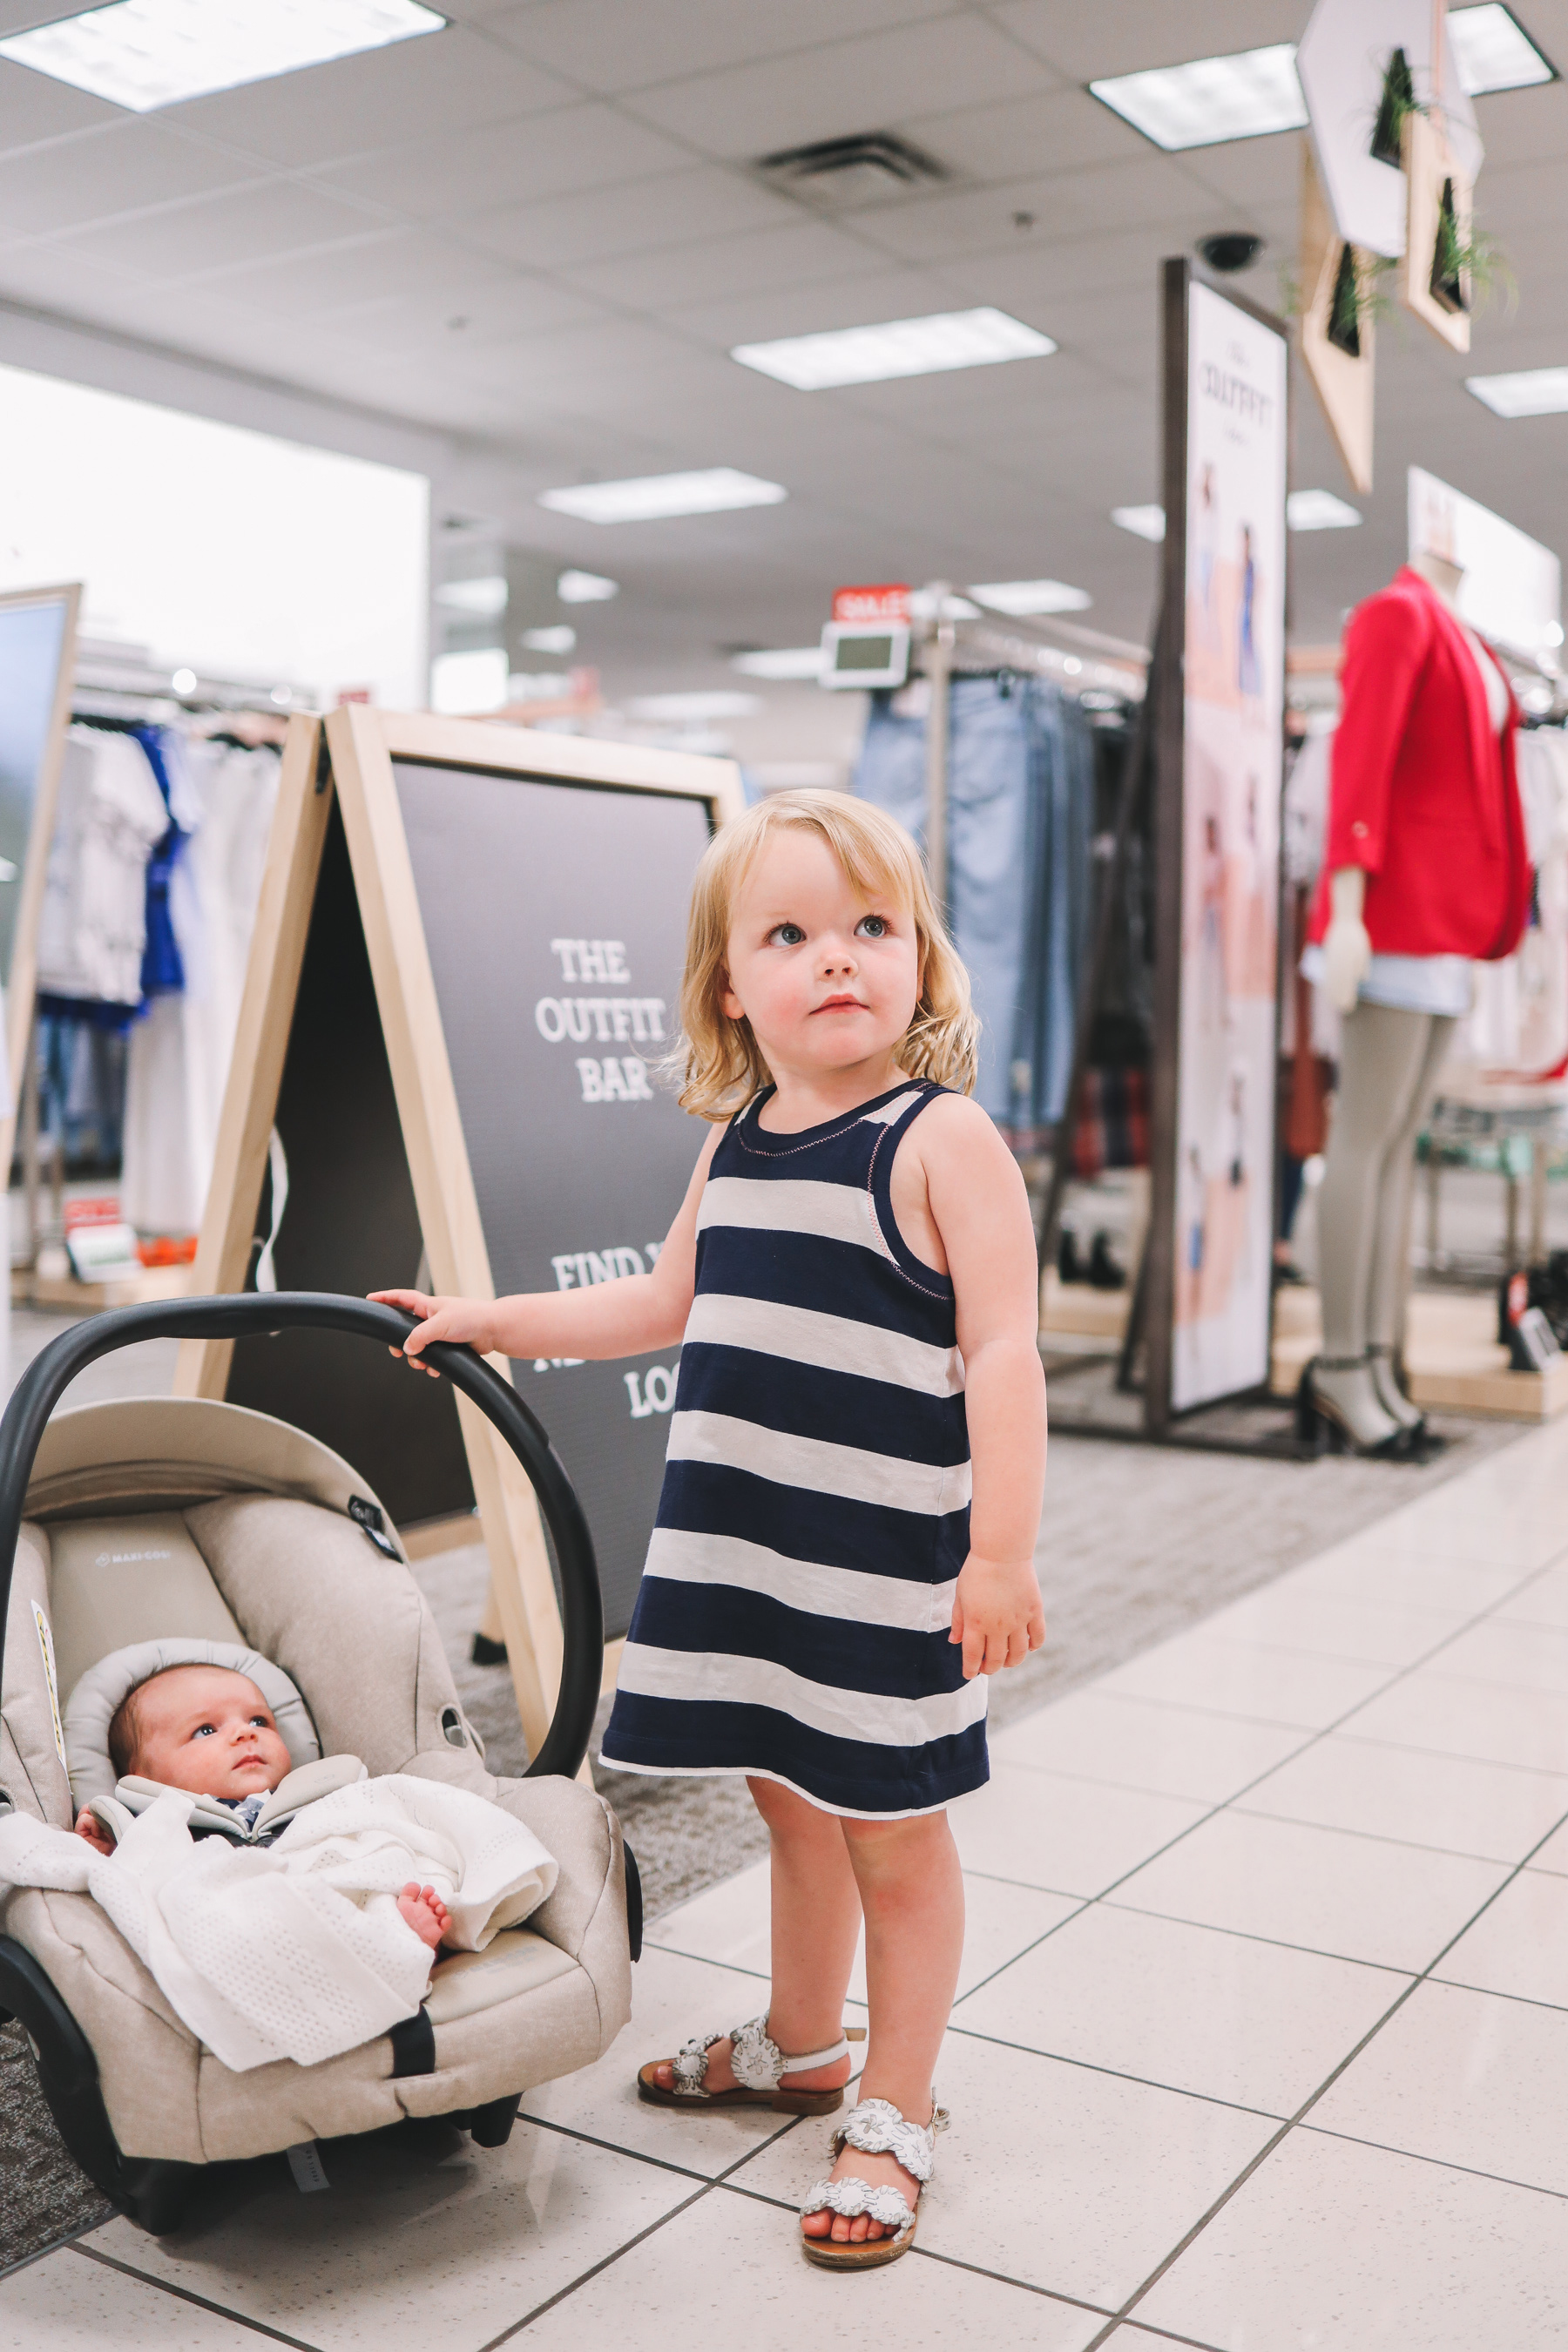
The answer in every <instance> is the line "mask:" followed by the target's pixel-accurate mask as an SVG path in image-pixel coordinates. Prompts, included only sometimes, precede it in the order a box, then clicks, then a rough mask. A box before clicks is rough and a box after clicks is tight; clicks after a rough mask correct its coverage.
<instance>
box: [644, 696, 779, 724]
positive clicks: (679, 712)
mask: <svg viewBox="0 0 1568 2352" xmlns="http://www.w3.org/2000/svg"><path fill="white" fill-rule="evenodd" d="M762 707H763V706H762V701H761V699H760V698H759V697H758V696H756V695H754V694H736V693H733V692H732V691H729V690H727V689H726V688H723V687H720V688H718V689H717V690H716V691H715V692H710V693H707V694H643V695H639V696H638V697H637V700H636V701H635V702H628V703H627V705H626V709H628V710H629V711H630V713H631V715H632V717H633V718H634V719H669V720H672V721H674V722H675V723H676V724H677V725H679V724H681V723H683V722H684V721H685V720H687V719H749V718H750V717H751V715H752V712H753V711H754V710H760V709H762Z"/></svg>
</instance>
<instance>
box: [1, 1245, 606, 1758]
mask: <svg viewBox="0 0 1568 2352" xmlns="http://www.w3.org/2000/svg"><path fill="white" fill-rule="evenodd" d="M415 1325H416V1318H415V1317H414V1316H412V1315H405V1314H404V1313H403V1312H402V1311H401V1309H399V1308H397V1307H381V1306H377V1305H376V1304H375V1303H374V1300H371V1299H368V1298H350V1297H339V1296H337V1295H336V1294H335V1293H333V1292H331V1291H313V1290H273V1291H268V1292H267V1293H266V1294H265V1296H263V1295H260V1294H258V1293H256V1292H246V1293H240V1294H237V1295H235V1296H230V1297H223V1298H171V1299H160V1300H155V1301H153V1302H152V1303H151V1304H149V1305H147V1306H145V1307H115V1308H113V1309H111V1310H110V1313H108V1314H106V1315H92V1316H89V1317H88V1318H86V1320H85V1321H83V1322H80V1323H77V1324H74V1325H73V1326H72V1328H70V1329H69V1330H68V1331H64V1332H62V1333H61V1334H60V1337H59V1338H58V1339H51V1340H50V1342H49V1344H48V1346H47V1348H42V1349H39V1351H38V1353H37V1355H36V1356H35V1357H34V1358H33V1360H32V1362H31V1363H30V1364H29V1365H28V1366H27V1369H26V1371H25V1372H24V1373H23V1374H22V1377H21V1379H20V1380H19V1381H17V1383H16V1389H15V1391H14V1392H13V1394H12V1398H11V1402H10V1403H9V1405H8V1406H7V1407H6V1410H5V1419H4V1420H3V1421H0V1670H3V1668H4V1663H5V1623H6V1610H7V1605H8V1602H9V1600H10V1592H11V1572H12V1569H13V1566H14V1564H15V1561H16V1542H17V1538H18V1536H19V1534H20V1531H21V1526H22V1514H23V1509H24V1507H25V1505H26V1496H27V1485H28V1481H29V1480H30V1479H31V1477H32V1475H33V1461H34V1457H35V1455H36V1454H37V1450H38V1446H39V1444H40V1443H41V1442H42V1439H43V1434H44V1431H45V1429H46V1428H47V1425H48V1421H49V1416H50V1414H51V1413H52V1412H54V1410H55V1407H56V1405H57V1404H58V1402H59V1401H60V1398H61V1397H62V1396H63V1395H64V1393H65V1391H66V1390H67V1389H68V1387H69V1386H70V1383H71V1382H72V1381H74V1380H75V1378H76V1376H77V1374H78V1373H79V1372H80V1371H82V1370H85V1369H86V1367H87V1366H88V1365H89V1364H91V1363H96V1361H97V1360H98V1359H99V1358H100V1356H108V1355H112V1354H113V1353H114V1351H115V1349H119V1348H129V1347H132V1346H133V1345H134V1344H135V1343H136V1341H137V1340H139V1339H255V1338H256V1337H257V1336H258V1334H261V1333H265V1332H268V1331H287V1330H301V1329H303V1330H319V1331H346V1332H350V1333H352V1334H353V1335H354V1336H356V1337H357V1338H360V1339H374V1340H379V1341H380V1343H381V1344H382V1345H383V1346H384V1347H391V1348H400V1347H401V1346H402V1345H403V1342H404V1340H405V1339H406V1338H407V1337H408V1334H409V1333H410V1331H412V1330H413V1329H414V1328H415ZM425 1360H426V1362H427V1363H429V1364H432V1365H434V1366H435V1368H436V1369H437V1370H438V1371H440V1372H442V1373H443V1374H444V1375H445V1376H446V1378H447V1379H448V1380H449V1381H451V1383H452V1385H453V1387H454V1388H456V1389H460V1390H461V1391H462V1392H463V1394H464V1395H465V1396H466V1397H468V1399H469V1401H470V1402H472V1403H474V1404H475V1405H477V1406H478V1407H479V1411H480V1412H482V1413H483V1414H484V1416H485V1418H486V1420H487V1421H488V1422H489V1423H490V1425H491V1427H492V1428H493V1429H494V1430H496V1431H497V1432H498V1433H499V1434H500V1438H501V1440H502V1443H503V1444H506V1445H507V1446H508V1447H509V1448H510V1451H511V1453H512V1454H514V1456H515V1457H516V1459H517V1460H518V1462H519V1463H520V1464H521V1466H522V1468H523V1470H524V1472H525V1473H526V1474H527V1476H528V1479H529V1483H530V1484H531V1486H532V1488H533V1491H534V1494H535V1496H537V1497H538V1501H539V1507H540V1512H541V1515H542V1518H543V1520H544V1524H545V1527H546V1528H547V1529H548V1531H549V1535H550V1540H551V1542H552V1546H553V1547H554V1551H555V1559H556V1565H557V1567H558V1568H559V1570H560V1574H561V1615H562V1633H563V1653H564V1654H563V1659H562V1664H561V1688H560V1691H559V1693H558V1695H557V1696H556V1701H555V1712H554V1715H553V1717H552V1719H551V1725H550V1729H549V1731H548V1732H547V1733H546V1735H545V1738H544V1741H543V1744H542V1747H541V1748H540V1750H539V1753H538V1755H537V1756H535V1757H534V1758H533V1759H531V1762H530V1764H529V1767H528V1777H529V1778H532V1777H533V1776H534V1775H535V1774H542V1773H547V1772H561V1773H564V1774H566V1775H567V1776H568V1777H569V1778H570V1776H571V1775H572V1774H574V1773H575V1771H576V1770H577V1769H578V1767H579V1765H580V1764H581V1763H582V1761H583V1759H584V1756H585V1755H586V1753H587V1749H588V1740H589V1737H590V1735H591V1733H592V1731H593V1727H594V1715H595V1709H596V1708H597V1706H598V1704H599V1688H600V1683H601V1680H602V1677H603V1672H604V1652H605V1611H604V1602H603V1601H602V1599H601V1596H600V1591H599V1570H598V1564H597V1562H596V1561H595V1557H594V1539H593V1538H592V1536H591V1535H590V1534H589V1532H588V1522H587V1520H586V1518H585V1517H584V1512H583V1506H582V1504H581V1503H580V1502H579V1501H578V1499H577V1491H576V1489H575V1487H574V1486H573V1484H572V1481H571V1479H570V1478H569V1477H568V1476H567V1475H566V1470H565V1466H564V1465H563V1462H562V1460H561V1457H560V1455H559V1454H557V1453H556V1451H555V1448H554V1447H553V1446H552V1444H551V1443H550V1439H549V1437H548V1436H547V1435H546V1433H545V1431H544V1430H543V1428H542V1426H541V1424H540V1423H539V1422H538V1421H537V1420H536V1419H535V1417H534V1415H533V1414H532V1413H531V1412H530V1411H529V1409H528V1407H527V1405H526V1404H524V1402H523V1401H522V1399H521V1397H520V1396H519V1395H518V1393H517V1391H516V1390H515V1389H514V1388H512V1387H511V1386H510V1383H509V1382H507V1381H503V1380H502V1379H501V1377H500V1374H499V1373H498V1372H496V1371H493V1370H491V1368H490V1366H489V1364H487V1363H486V1362H485V1360H484V1359H483V1358H482V1357H481V1356H477V1355H476V1354H475V1353H474V1350H473V1349H471V1348H459V1347H451V1346H446V1345H440V1346H436V1347H432V1348H429V1349H426V1355H425Z"/></svg>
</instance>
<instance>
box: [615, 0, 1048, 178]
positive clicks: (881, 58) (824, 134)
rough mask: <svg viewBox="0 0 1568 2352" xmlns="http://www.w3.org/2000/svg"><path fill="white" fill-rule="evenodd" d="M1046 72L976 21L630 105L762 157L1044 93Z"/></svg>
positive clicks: (827, 50)
mask: <svg viewBox="0 0 1568 2352" xmlns="http://www.w3.org/2000/svg"><path fill="white" fill-rule="evenodd" d="M1049 79H1050V76H1049V75H1048V74H1047V70H1046V68H1044V67H1043V66H1041V65H1040V64H1039V63H1038V62H1037V60H1036V59H1033V58H1030V57H1029V56H1028V55H1027V54H1026V52H1025V51H1024V50H1023V49H1021V48H1019V47H1017V46H1016V43H1014V42H1012V41H1009V40H1008V39H1007V38H1006V37H1005V35H1003V34H1001V33H999V32H997V31H996V30H995V29H994V26H991V25H989V24H987V23H986V21H985V19H984V17H981V16H968V15H966V16H942V17H941V18H939V19H938V20H937V21H936V22H935V23H932V24H921V25H910V26H906V27H904V29H903V30H901V31H900V32H896V33H879V34H874V35H872V36H870V37H868V38H866V39H862V40H855V41H835V42H832V43H829V44H826V46H824V47H820V48H816V49H812V50H808V51H805V52H804V53H802V54H799V55H796V56H794V57H788V58H774V59H773V60H772V61H771V62H770V63H767V64H763V65H749V66H736V67H733V68H731V69H730V70H729V71H727V72H722V73H707V74H698V75H694V76H692V78H691V79H689V80H687V81H679V82H671V83H668V84H667V85H666V86H665V87H664V88H662V89H655V90H644V91H643V92H641V93H640V94H639V95H638V96H637V97H636V98H632V99H628V100H626V105H627V107H628V109H629V110H630V111H631V112H633V113H636V114H639V115H642V116H643V117H645V118H646V120H647V121H649V122H655V123H658V125H659V127H660V128H661V129H663V130H666V131H675V132H677V133H679V135H680V136H682V137H684V138H687V139H689V140H690V141H691V142H692V144H693V145H694V146H698V147H701V148H702V149H704V150H705V151H706V152H708V153H710V154H715V155H730V156H740V155H747V156H752V155H762V154H766V153H768V152H771V151H772V150H773V149H774V148H779V147H793V146H795V145H797V144H801V143H804V142H806V141H808V140H813V139H834V138H840V137H844V136H846V135H847V134H848V133H850V132H852V131H876V130H887V129H889V127H891V126H892V125H893V124H895V123H900V122H903V121H907V120H909V119H910V118H912V117H914V116H916V115H919V116H921V117H924V116H927V115H936V114H938V113H940V112H942V110H944V109H946V108H949V107H952V108H960V107H970V106H979V105H984V103H985V101H986V100H989V99H999V98H1017V97H1022V96H1023V95H1024V94H1025V93H1026V91H1028V90H1030V89H1043V88H1045V87H1046V86H1047V84H1048V82H1049Z"/></svg>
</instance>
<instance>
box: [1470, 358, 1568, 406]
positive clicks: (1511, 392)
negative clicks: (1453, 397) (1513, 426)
mask: <svg viewBox="0 0 1568 2352" xmlns="http://www.w3.org/2000/svg"><path fill="white" fill-rule="evenodd" d="M1465 390H1466V391H1467V392H1473V393H1474V394H1475V395H1476V398H1477V399H1478V400H1483V401H1485V403H1486V404H1487V406H1488V407H1489V409H1490V410H1491V411H1492V413H1493V415H1496V416H1556V415H1561V413H1562V412H1563V410H1564V409H1568V367H1545V368H1520V369H1519V370H1517V371H1516V373H1514V374H1512V375H1468V376H1467V377H1466V378H1465Z"/></svg>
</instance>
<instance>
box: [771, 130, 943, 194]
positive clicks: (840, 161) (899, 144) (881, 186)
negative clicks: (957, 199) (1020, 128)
mask: <svg viewBox="0 0 1568 2352" xmlns="http://www.w3.org/2000/svg"><path fill="white" fill-rule="evenodd" d="M756 168H757V170H758V172H759V173H761V174H762V176H763V179H764V180H766V181H767V182H768V183H769V184H770V185H772V186H773V187H775V188H780V189H782V190H784V193H785V194H789V195H792V196H798V197H800V198H801V200H802V201H803V202H804V203H805V204H808V205H822V206H825V207H827V206H830V207H831V208H832V209H833V210H834V211H836V212H842V211H844V210H846V209H847V208H848V207H849V206H850V205H874V204H885V203H886V202H887V200H888V199H889V197H890V196H901V195H913V194H920V193H921V192H922V191H923V190H925V189H927V188H933V187H941V186H942V185H943V184H944V183H945V182H946V181H947V180H948V179H949V177H950V176H951V175H950V173H948V171H947V169H946V167H945V166H944V165H943V164H941V163H938V162H937V160H936V158H935V156H934V155H927V154H926V153H924V152H922V150H921V149H920V148H919V147H913V146H911V145H910V142H909V141H908V140H907V139H900V138H899V136H898V135H897V133H896V132H894V131H858V132H857V133H856V134H855V136H854V137H853V138H852V139H818V140H816V141H815V142H813V144H812V145H811V146H809V147H784V148H781V149H780V151H779V152H778V153H777V154H776V155H763V157H761V159H760V160H759V162H758V163H757V166H756Z"/></svg>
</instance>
